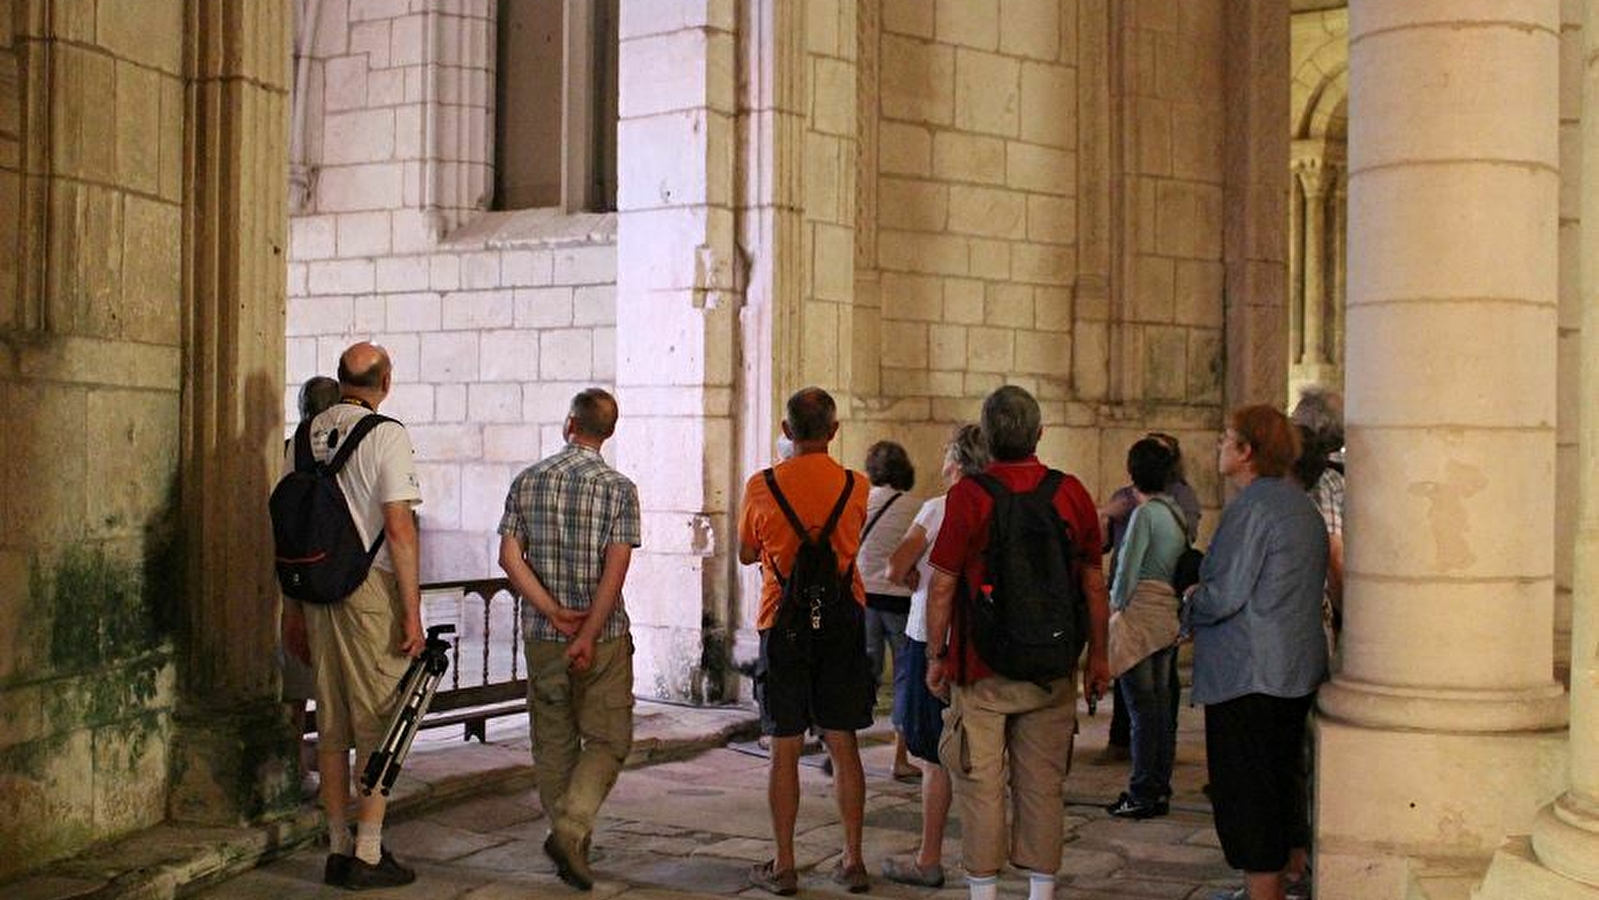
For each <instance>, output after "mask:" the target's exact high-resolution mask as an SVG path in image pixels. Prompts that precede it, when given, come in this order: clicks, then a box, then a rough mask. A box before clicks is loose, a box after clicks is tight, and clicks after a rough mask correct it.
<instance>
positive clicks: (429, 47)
mask: <svg viewBox="0 0 1599 900" xmlns="http://www.w3.org/2000/svg"><path fill="white" fill-rule="evenodd" d="M493 14H494V9H493V4H492V3H491V2H488V0H470V2H464V3H407V2H405V0H395V2H382V0H326V2H324V3H323V5H322V15H321V19H320V21H319V22H318V23H317V27H316V33H315V39H314V42H312V44H311V47H312V59H311V65H310V77H309V78H308V79H307V80H306V85H305V87H306V102H307V104H308V105H307V114H306V135H305V136H306V148H307V158H306V160H305V162H306V163H307V164H308V165H309V166H310V167H311V169H312V172H313V174H312V177H311V184H312V189H311V192H310V194H309V196H308V198H307V202H306V204H305V206H304V207H303V208H302V209H301V210H300V211H299V214H297V215H295V216H293V218H292V219H291V223H290V241H289V284H288V293H289V301H288V326H287V330H288V345H287V354H288V365H287V370H286V371H287V384H286V385H285V391H284V408H285V421H286V422H289V423H291V425H292V423H294V422H295V421H297V420H298V411H297V410H296V408H295V397H296V394H297V392H298V387H299V385H300V384H301V383H302V382H303V381H304V380H305V379H306V378H308V377H310V376H312V375H315V374H327V375H333V374H335V373H336V370H337V366H338V356H339V353H340V352H341V351H342V350H343V348H344V347H346V346H348V345H349V344H350V343H352V342H354V341H357V340H366V339H370V340H375V341H377V342H378V343H381V344H383V345H384V346H386V347H387V348H388V349H389V352H390V354H391V356H392V357H393V359H394V364H395V375H394V392H393V394H392V395H391V396H390V398H389V401H388V403H387V404H385V406H384V408H383V412H384V413H386V414H388V415H392V416H394V417H395V418H398V419H400V420H401V421H403V422H405V423H406V424H407V426H408V428H409V430H410V433H411V438H412V441H413V443H414V444H415V446H416V454H417V463H418V467H417V468H418V474H419V476H420V478H421V482H422V494H423V503H422V505H421V507H419V509H418V512H419V514H420V516H421V523H422V529H423V531H422V578H423V580H424V581H438V580H447V579H455V578H476V577H484V576H489V575H497V574H499V568H498V565H497V564H496V562H495V560H496V558H497V553H498V546H499V538H498V536H497V535H496V534H495V527H496V526H497V525H498V523H499V518H500V513H501V510H502V509H503V505H504V502H505V492H506V489H507V488H508V487H509V485H510V482H511V478H512V477H513V476H514V475H515V474H516V473H517V472H518V471H520V470H521V469H522V468H523V467H524V466H526V465H528V464H529V463H531V462H533V461H535V460H537V459H539V458H540V457H541V456H543V455H545V454H548V453H551V452H553V451H554V450H556V449H558V448H559V447H560V446H561V443H562V439H561V434H560V428H561V424H562V422H563V421H564V419H565V416H566V410H567V404H568V402H569V401H570V399H571V397H572V395H573V394H574V393H576V392H577V391H579V390H581V389H582V388H584V387H588V386H590V385H601V386H607V387H608V386H610V385H612V384H613V383H614V381H615V368H616V365H615V346H616V342H615V321H616V288H615V284H616V222H615V217H614V216H610V215H590V214H575V215H571V216H567V215H563V214H559V213H557V212H556V211H554V210H523V211H518V212H507V213H487V212H483V209H484V208H486V206H487V205H488V201H489V196H488V192H489V191H490V190H491V188H492V184H493V178H492V175H491V173H492V168H491V163H492V154H493V148H492V146H491V142H492V134H493V129H492V121H491V119H490V107H491V106H492V102H493V96H494V69H493V52H492V48H493V40H494V32H493V26H494V22H493ZM550 152H559V148H551V151H550Z"/></svg>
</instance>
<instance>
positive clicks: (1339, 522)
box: [1310, 469, 1344, 536]
mask: <svg viewBox="0 0 1599 900" xmlns="http://www.w3.org/2000/svg"><path fill="white" fill-rule="evenodd" d="M1310 499H1311V500H1312V501H1313V502H1314V503H1315V504H1316V511H1317V512H1319V513H1321V520H1322V521H1323V522H1325V523H1326V524H1327V533H1328V534H1336V535H1340V536H1341V535H1343V533H1344V473H1342V472H1340V471H1338V470H1337V469H1327V470H1326V471H1324V472H1322V473H1321V479H1320V480H1319V481H1317V482H1316V487H1315V489H1313V490H1312V491H1311V492H1310Z"/></svg>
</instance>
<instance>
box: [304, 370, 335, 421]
mask: <svg viewBox="0 0 1599 900" xmlns="http://www.w3.org/2000/svg"><path fill="white" fill-rule="evenodd" d="M339 393H340V392H339V383H338V381H336V380H334V379H332V378H329V377H328V376H326V375H312V376H311V377H310V378H307V379H306V380H305V384H302V385H300V418H301V419H302V420H304V419H314V418H316V417H317V415H318V414H319V413H321V412H322V411H323V410H325V409H327V408H329V407H331V406H332V405H333V404H335V403H337V402H339Z"/></svg>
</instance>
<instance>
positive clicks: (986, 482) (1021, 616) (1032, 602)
mask: <svg viewBox="0 0 1599 900" xmlns="http://www.w3.org/2000/svg"><path fill="white" fill-rule="evenodd" d="M1065 477H1066V476H1065V475H1063V474H1062V473H1060V472H1057V471H1055V470H1054V469H1051V470H1049V472H1048V473H1046V474H1045V475H1044V480H1043V481H1041V482H1039V484H1038V486H1037V487H1036V488H1034V489H1032V490H1031V491H1028V492H1026V493H1021V494H1017V493H1012V492H1011V491H1010V490H1008V489H1007V488H1006V487H1005V486H1004V485H1003V484H1001V483H1000V482H999V480H998V479H996V478H995V477H994V476H992V475H988V474H980V475H974V476H972V480H974V481H976V482H977V483H978V484H979V485H980V486H981V487H982V488H983V490H985V491H987V492H988V495H989V496H990V497H992V498H993V500H994V509H993V512H992V514H991V515H990V516H989V519H988V546H987V548H986V549H985V550H984V551H983V562H984V564H985V566H986V568H987V570H988V583H987V584H984V585H975V586H969V587H968V591H969V592H970V596H971V598H972V602H971V611H972V618H971V631H970V634H971V638H972V644H973V646H974V647H976V649H977V655H978V656H979V657H980V658H981V659H982V660H983V662H985V663H987V664H988V666H989V668H991V669H993V670H994V671H995V672H997V673H999V674H1000V675H1003V676H1005V677H1006V678H1012V679H1015V680H1017V681H1032V682H1037V683H1039V684H1043V683H1045V682H1048V681H1053V680H1054V679H1056V678H1061V677H1063V676H1066V675H1069V674H1071V672H1072V670H1073V669H1074V668H1075V667H1076V665H1077V657H1078V655H1079V654H1080V653H1081V652H1082V648H1083V643H1084V639H1085V638H1086V637H1087V634H1088V605H1087V603H1086V602H1085V601H1084V598H1083V589H1082V584H1081V583H1080V582H1079V580H1078V577H1077V572H1076V570H1075V569H1074V567H1073V565H1072V560H1073V559H1074V558H1075V556H1076V554H1075V552H1074V548H1073V546H1072V538H1071V535H1070V534H1069V533H1068V529H1067V527H1066V523H1065V522H1064V521H1062V520H1061V517H1060V513H1059V511H1057V510H1056V509H1055V492H1056V491H1057V490H1059V488H1060V484H1061V480H1062V479H1064V478H1065ZM974 588H975V589H974Z"/></svg>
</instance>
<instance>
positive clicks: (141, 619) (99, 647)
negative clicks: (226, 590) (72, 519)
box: [29, 542, 174, 673]
mask: <svg viewBox="0 0 1599 900" xmlns="http://www.w3.org/2000/svg"><path fill="white" fill-rule="evenodd" d="M158 543H160V542H158ZM161 546H163V547H169V546H170V544H161ZM173 565H174V561H173V560H172V559H171V558H170V553H169V552H168V551H167V550H152V552H151V553H149V554H147V556H146V558H145V559H143V560H140V561H139V562H131V561H124V560H119V559H116V558H114V557H111V556H108V555H107V554H106V552H105V551H104V549H102V548H100V547H68V548H67V549H65V550H63V551H62V552H61V553H60V554H59V555H57V556H56V558H55V560H54V561H53V563H52V564H49V565H46V564H44V563H42V562H41V561H40V560H38V559H37V558H36V559H35V560H34V564H33V566H32V569H31V572H30V579H29V581H30V588H31V592H32V594H33V596H34V598H35V602H36V603H39V604H41V605H42V606H43V607H44V608H45V610H46V611H47V613H48V618H49V621H50V623H51V625H50V644H49V650H50V652H49V660H50V665H51V668H53V669H54V670H55V671H57V672H62V673H68V672H82V671H86V670H92V669H95V668H99V667H100V666H103V665H105V664H107V663H112V662H115V661H117V660H122V659H127V658H129V657H133V656H139V655H141V654H144V653H147V652H149V651H150V650H152V649H154V648H155V647H156V646H157V645H159V644H160V642H161V640H162V637H163V634H164V632H165V631H166V630H167V629H166V628H165V627H164V624H165V623H164V622H163V621H162V620H163V618H164V617H163V616H158V615H157V613H156V610H157V608H158V606H159V605H160V604H159V602H158V600H157V595H158V594H166V593H167V592H168V591H169V590H170V583H171V580H172V577H173V576H172V575H171V573H170V569H171V568H172V566H173ZM157 585H159V587H156V586H157Z"/></svg>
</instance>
